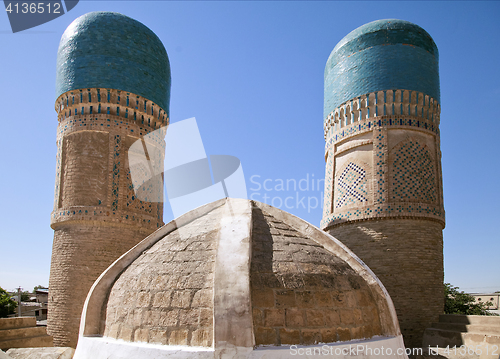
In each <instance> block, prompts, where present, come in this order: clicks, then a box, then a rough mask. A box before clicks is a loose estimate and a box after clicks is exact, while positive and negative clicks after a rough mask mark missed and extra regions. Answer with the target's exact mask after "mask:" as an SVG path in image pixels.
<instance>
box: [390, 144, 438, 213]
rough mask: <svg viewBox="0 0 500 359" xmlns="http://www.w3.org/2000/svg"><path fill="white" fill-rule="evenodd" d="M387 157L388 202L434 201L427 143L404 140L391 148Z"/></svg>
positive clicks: (432, 168) (433, 180) (432, 165)
mask: <svg viewBox="0 0 500 359" xmlns="http://www.w3.org/2000/svg"><path fill="white" fill-rule="evenodd" d="M389 160H390V162H391V169H390V177H389V178H390V179H389V181H390V196H389V200H390V201H391V202H406V201H407V202H421V203H436V201H437V189H436V170H435V166H434V159H433V158H432V156H431V154H430V153H429V150H428V148H427V146H425V145H422V144H421V143H419V142H418V141H417V140H415V139H411V138H410V139H407V140H404V141H402V142H400V143H399V144H398V145H396V146H395V147H394V148H393V149H392V150H391V153H390V154H389Z"/></svg>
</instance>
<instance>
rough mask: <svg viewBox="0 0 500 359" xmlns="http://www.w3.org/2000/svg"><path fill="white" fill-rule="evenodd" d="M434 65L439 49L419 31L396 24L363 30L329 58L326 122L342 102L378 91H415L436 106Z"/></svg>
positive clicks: (375, 24)
mask: <svg viewBox="0 0 500 359" xmlns="http://www.w3.org/2000/svg"><path fill="white" fill-rule="evenodd" d="M438 62H439V55H438V49H437V46H436V44H435V43H434V40H433V39H432V38H431V36H430V35H429V34H428V33H427V32H426V31H425V30H424V29H422V28H421V27H420V26H418V25H415V24H412V23H411V22H408V21H403V20H396V19H389V20H377V21H373V22H370V23H368V24H365V25H363V26H361V27H359V28H357V29H355V30H353V31H352V32H350V33H349V34H348V35H347V36H345V37H344V38H343V39H342V40H341V41H340V42H339V43H338V44H337V46H335V48H334V49H333V51H332V53H331V54H330V57H329V58H328V61H327V63H326V66H325V102H324V117H325V118H326V117H327V116H328V114H329V113H330V112H332V111H333V110H334V109H335V108H336V107H338V106H339V105H341V104H342V103H343V102H345V101H348V100H350V99H353V98H355V97H358V96H361V95H364V94H367V93H370V92H376V91H382V90H396V89H404V90H412V91H419V92H423V93H425V94H427V95H429V96H431V97H433V98H434V99H435V100H437V101H438V103H439V102H440V97H439V95H440V92H439V66H438Z"/></svg>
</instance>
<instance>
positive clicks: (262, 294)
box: [250, 208, 381, 345]
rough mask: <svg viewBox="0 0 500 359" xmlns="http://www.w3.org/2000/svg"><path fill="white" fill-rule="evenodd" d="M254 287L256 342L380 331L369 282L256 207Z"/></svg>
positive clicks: (353, 336)
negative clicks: (367, 283)
mask: <svg viewBox="0 0 500 359" xmlns="http://www.w3.org/2000/svg"><path fill="white" fill-rule="evenodd" d="M250 285H251V296H252V307H253V324H254V334H255V342H256V344H257V345H282V344H305V345H309V344H315V343H321V342H326V343H329V342H336V341H348V340H351V339H360V338H370V337H372V336H374V335H380V334H381V327H380V320H379V313H378V310H377V306H376V304H375V302H374V299H373V297H372V294H371V292H370V289H369V288H368V286H367V285H366V283H365V282H364V280H363V279H362V278H361V277H359V276H358V275H357V274H356V273H355V272H354V271H353V270H352V269H351V268H350V267H349V266H348V265H347V264H346V263H345V262H343V261H342V260H340V259H339V258H337V257H335V256H334V255H333V254H332V253H330V252H328V251H327V250H326V249H324V248H323V247H322V246H321V245H319V244H317V243H316V242H314V241H313V240H311V239H309V238H307V237H306V236H304V235H303V234H301V233H299V232H298V231H296V230H294V229H293V228H291V227H290V226H288V225H286V224H285V223H283V222H281V221H278V220H276V219H275V218H274V217H272V216H270V215H268V214H266V213H264V212H262V211H261V210H260V209H258V208H254V210H253V229H252V262H251V272H250Z"/></svg>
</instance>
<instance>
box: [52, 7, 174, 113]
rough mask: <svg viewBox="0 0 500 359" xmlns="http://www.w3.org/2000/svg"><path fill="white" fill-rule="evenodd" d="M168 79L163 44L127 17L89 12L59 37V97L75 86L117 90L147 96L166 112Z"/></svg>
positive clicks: (142, 26) (152, 33)
mask: <svg viewBox="0 0 500 359" xmlns="http://www.w3.org/2000/svg"><path fill="white" fill-rule="evenodd" d="M170 83H171V76H170V63H169V59H168V55H167V52H166V50H165V47H164V46H163V44H162V42H161V41H160V39H159V38H158V36H156V34H155V33H154V32H153V31H151V30H150V29H149V28H148V27H146V26H145V25H143V24H142V23H140V22H139V21H137V20H134V19H132V18H130V17H128V16H125V15H122V14H119V13H115V12H104V11H98V12H90V13H87V14H85V15H82V16H80V17H78V18H77V19H76V20H74V21H73V22H72V23H71V24H70V25H69V26H68V28H67V29H66V30H65V31H64V33H63V35H62V37H61V41H60V43H59V49H58V53H57V75H56V98H58V97H59V96H60V95H62V94H63V93H65V92H67V91H71V90H77V89H86V88H107V89H116V90H121V91H126V92H131V93H134V94H137V95H140V96H143V97H145V98H146V99H148V100H150V101H153V102H154V103H156V104H157V105H159V106H160V107H161V108H163V109H164V110H165V111H167V113H168V111H169V102H170Z"/></svg>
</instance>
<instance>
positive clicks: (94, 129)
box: [48, 89, 168, 347]
mask: <svg viewBox="0 0 500 359" xmlns="http://www.w3.org/2000/svg"><path fill="white" fill-rule="evenodd" d="M98 90H99V91H98ZM108 91H109V94H110V95H109V100H108V97H107V95H103V94H107V92H108ZM97 92H99V93H100V94H101V96H99V98H98V96H93V95H92V94H95V93H97ZM89 94H90V97H91V99H92V101H94V102H88V101H86V100H87V99H88V98H89ZM120 97H121V98H122V99H123V98H126V97H129V98H132V97H133V98H134V99H137V101H138V102H140V103H144V101H147V100H146V99H144V98H142V97H141V96H138V95H135V94H132V93H129V92H123V91H117V90H113V89H83V90H76V91H70V92H67V93H64V94H62V95H61V96H60V97H59V98H58V100H57V101H56V109H57V111H58V119H59V126H58V136H57V145H58V151H57V166H56V168H57V169H56V186H55V199H54V211H53V212H52V217H51V227H52V228H53V229H54V243H53V250H52V262H51V274H50V283H49V287H50V292H49V313H50V314H49V316H48V332H49V334H51V335H52V336H53V337H54V345H56V346H71V347H76V343H77V339H78V329H79V323H80V316H81V312H82V308H83V304H84V301H85V298H86V296H87V293H88V291H89V289H90V287H91V286H92V284H93V282H94V281H95V280H96V279H97V277H98V276H99V275H100V274H101V273H102V272H103V271H104V270H105V269H106V268H107V267H108V266H109V265H110V264H111V263H113V262H114V261H115V260H116V259H117V258H118V257H120V256H121V255H122V254H123V253H125V252H126V251H127V250H129V249H130V248H132V247H133V246H134V245H136V244H137V243H138V242H140V241H141V240H142V239H144V238H145V237H146V236H147V235H149V234H150V233H152V232H153V231H155V230H156V229H157V228H159V227H160V226H162V225H163V221H162V218H163V204H162V203H151V202H145V201H141V200H140V199H138V198H137V196H136V195H135V192H134V189H133V185H132V180H131V175H130V168H129V164H128V149H129V147H130V146H131V145H132V144H133V143H134V142H135V141H137V140H140V139H144V140H145V141H146V142H147V146H155V147H157V148H159V150H160V152H161V153H164V146H165V144H164V140H163V138H157V136H146V135H148V134H149V133H151V132H152V131H154V130H156V129H158V128H160V127H162V126H164V125H166V124H167V123H168V118H164V119H162V118H161V117H159V115H160V116H161V114H160V113H161V111H160V112H159V113H158V112H157V113H156V114H153V115H152V114H151V112H152V111H151V109H149V113H147V112H145V111H141V106H137V108H136V106H135V105H136V101H133V102H132V101H129V105H128V106H127V104H126V103H125V101H118V99H119V98H120ZM122 99H120V100H122ZM82 100H84V101H83V103H82ZM112 102H115V103H114V104H113V103H112ZM117 102H118V106H117ZM121 102H123V104H121ZM143 107H144V106H142V109H143ZM108 108H109V109H110V110H109V111H108ZM91 109H92V110H91ZM111 109H113V111H111ZM108 112H109V113H108ZM134 118H135V120H134Z"/></svg>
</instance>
